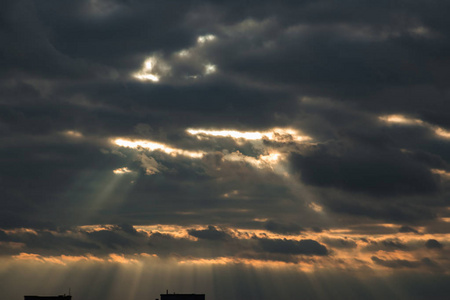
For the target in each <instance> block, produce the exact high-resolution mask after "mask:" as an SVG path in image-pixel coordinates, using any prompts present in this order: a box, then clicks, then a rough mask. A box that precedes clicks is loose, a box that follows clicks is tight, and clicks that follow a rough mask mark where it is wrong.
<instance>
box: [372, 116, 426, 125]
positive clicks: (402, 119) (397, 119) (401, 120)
mask: <svg viewBox="0 0 450 300" xmlns="http://www.w3.org/2000/svg"><path fill="white" fill-rule="evenodd" d="M378 118H379V119H380V120H381V121H384V122H388V123H398V124H423V123H424V122H423V121H422V120H419V119H412V118H408V117H406V116H404V115H387V116H381V117H378Z"/></svg>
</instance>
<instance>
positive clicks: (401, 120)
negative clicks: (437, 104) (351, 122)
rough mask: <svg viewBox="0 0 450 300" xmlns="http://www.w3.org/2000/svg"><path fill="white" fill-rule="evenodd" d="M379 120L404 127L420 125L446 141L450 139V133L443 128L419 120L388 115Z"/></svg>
mask: <svg viewBox="0 0 450 300" xmlns="http://www.w3.org/2000/svg"><path fill="white" fill-rule="evenodd" d="M378 119H379V120H381V121H383V122H387V123H394V124H403V125H418V126H422V127H425V128H428V129H430V130H432V131H433V132H434V134H436V135H437V136H439V137H441V138H445V139H450V131H448V130H445V129H444V128H442V127H439V126H435V125H432V124H430V123H427V122H424V121H422V120H419V119H413V118H408V117H406V116H403V115H387V116H380V117H378Z"/></svg>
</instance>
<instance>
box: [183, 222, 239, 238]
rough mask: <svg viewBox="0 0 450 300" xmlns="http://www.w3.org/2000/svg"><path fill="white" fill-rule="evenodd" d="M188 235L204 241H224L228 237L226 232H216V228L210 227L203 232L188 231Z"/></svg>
mask: <svg viewBox="0 0 450 300" xmlns="http://www.w3.org/2000/svg"><path fill="white" fill-rule="evenodd" d="M188 233H189V235H192V236H193V237H196V238H199V239H205V240H224V239H226V238H229V237H230V236H229V235H228V234H227V233H226V232H224V231H221V230H217V229H216V227H214V226H211V225H210V226H208V228H207V229H203V230H195V229H190V230H188Z"/></svg>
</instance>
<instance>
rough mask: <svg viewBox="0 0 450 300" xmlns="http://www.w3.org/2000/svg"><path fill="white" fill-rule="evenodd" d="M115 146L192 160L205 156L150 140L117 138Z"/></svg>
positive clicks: (201, 152) (197, 152)
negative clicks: (180, 156) (158, 152)
mask: <svg viewBox="0 0 450 300" xmlns="http://www.w3.org/2000/svg"><path fill="white" fill-rule="evenodd" d="M113 143H114V144H116V145H117V146H120V147H125V148H133V149H139V148H143V149H146V150H149V151H161V152H164V153H167V154H169V155H172V156H177V155H182V156H187V157H191V158H202V157H203V155H204V154H205V153H204V152H203V151H189V150H184V149H178V148H172V147H170V146H167V145H165V144H163V143H158V142H153V141H149V140H131V139H122V138H117V139H114V141H113Z"/></svg>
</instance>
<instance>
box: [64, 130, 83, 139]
mask: <svg viewBox="0 0 450 300" xmlns="http://www.w3.org/2000/svg"><path fill="white" fill-rule="evenodd" d="M64 134H65V135H67V136H69V137H74V138H80V137H83V134H82V133H81V132H79V131H76V130H67V131H64Z"/></svg>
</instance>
